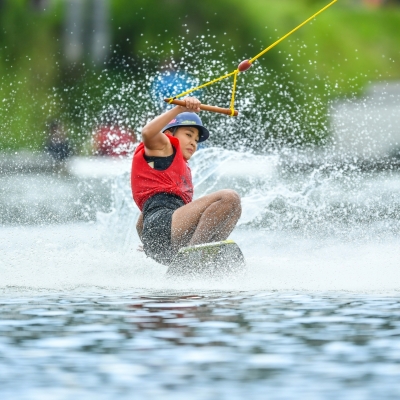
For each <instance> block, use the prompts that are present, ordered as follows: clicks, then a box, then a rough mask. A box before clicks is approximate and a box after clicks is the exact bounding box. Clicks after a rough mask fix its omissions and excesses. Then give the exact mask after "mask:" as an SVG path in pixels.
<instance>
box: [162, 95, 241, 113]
mask: <svg viewBox="0 0 400 400" xmlns="http://www.w3.org/2000/svg"><path fill="white" fill-rule="evenodd" d="M164 101H165V102H166V103H170V104H175V105H177V106H183V107H185V102H184V101H183V100H172V101H171V98H169V99H164ZM200 110H203V111H211V112H215V113H220V114H225V115H232V110H230V109H229V108H221V107H215V106H208V105H206V104H200ZM238 114H239V111H238V110H234V112H233V115H232V116H233V117H237V115H238Z"/></svg>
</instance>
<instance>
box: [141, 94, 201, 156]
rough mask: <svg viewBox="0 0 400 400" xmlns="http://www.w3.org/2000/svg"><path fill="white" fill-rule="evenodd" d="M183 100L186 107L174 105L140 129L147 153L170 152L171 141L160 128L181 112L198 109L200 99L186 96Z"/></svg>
mask: <svg viewBox="0 0 400 400" xmlns="http://www.w3.org/2000/svg"><path fill="white" fill-rule="evenodd" d="M184 101H185V103H186V107H181V106H176V107H174V108H172V109H171V110H168V111H167V112H165V113H164V114H161V115H159V116H158V117H156V118H154V119H153V120H151V121H150V122H149V123H148V124H146V125H145V127H144V128H143V129H142V138H143V143H144V145H145V148H146V154H147V155H154V156H160V157H163V156H165V155H167V156H168V155H170V154H171V153H172V146H171V142H170V141H169V140H168V138H167V137H166V136H165V135H164V134H163V133H162V132H161V130H162V129H163V128H164V126H165V125H167V124H168V122H170V121H171V120H172V119H174V118H175V117H176V116H177V115H178V114H180V113H182V112H199V111H200V101H199V100H198V99H196V98H195V97H187V98H186V99H184Z"/></svg>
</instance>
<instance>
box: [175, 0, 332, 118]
mask: <svg viewBox="0 0 400 400" xmlns="http://www.w3.org/2000/svg"><path fill="white" fill-rule="evenodd" d="M336 2H337V0H333V1H332V2H330V3H329V4H328V5H326V6H325V7H323V8H321V10H319V11H318V12H316V13H315V14H314V15H312V16H311V17H310V18H308V19H306V20H305V21H304V22H302V23H301V24H300V25H298V26H297V27H296V28H294V29H292V30H291V31H290V32H288V33H287V34H286V35H284V36H282V37H281V38H280V39H278V40H277V41H276V42H274V43H272V44H271V45H270V46H268V47H267V48H265V49H264V50H263V51H261V52H260V53H258V54H257V55H256V56H254V57H253V58H250V60H244V61H242V62H241V63H240V64H239V65H238V68H237V69H235V70H234V71H232V72H230V73H229V74H225V75H223V76H220V77H219V78H216V79H213V80H211V81H209V82H206V83H203V84H202V85H200V86H196V87H195V88H193V89H189V90H186V91H185V92H182V93H180V94H177V95H176V96H175V97H171V98H170V100H169V102H168V103H169V104H171V103H172V102H173V101H174V100H175V99H177V98H179V97H182V96H185V95H187V94H189V93H192V92H194V91H196V90H199V89H203V88H204V87H206V86H209V85H212V84H213V83H216V82H218V81H221V80H222V79H225V78H229V77H230V76H232V75H233V88H232V97H231V102H230V105H229V109H230V110H231V114H230V116H231V117H232V116H233V115H234V112H235V109H234V103H235V91H236V82H237V76H238V74H239V72H245V71H247V70H248V69H249V68H250V67H251V65H252V64H253V62H254V61H255V60H257V58H259V57H261V56H262V55H264V54H265V53H266V52H267V51H269V50H271V49H272V48H273V47H275V46H276V45H277V44H278V43H280V42H282V41H283V40H285V39H286V38H287V37H288V36H290V35H291V34H292V33H294V32H296V31H297V30H298V29H300V28H301V27H302V26H304V25H305V24H307V23H308V22H310V21H311V20H312V19H313V18H315V17H316V16H317V15H319V14H321V13H322V12H324V11H325V10H326V9H327V8H329V7H330V6H331V5H333V4H334V3H336Z"/></svg>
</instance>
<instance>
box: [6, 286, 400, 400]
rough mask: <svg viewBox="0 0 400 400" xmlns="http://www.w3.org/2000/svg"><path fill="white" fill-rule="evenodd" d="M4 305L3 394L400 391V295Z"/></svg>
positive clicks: (139, 295) (98, 297) (232, 295)
mask: <svg viewBox="0 0 400 400" xmlns="http://www.w3.org/2000/svg"><path fill="white" fill-rule="evenodd" d="M0 302H1V310H2V313H1V320H0V331H1V335H0V355H1V356H0V357H1V363H0V394H1V395H2V398H19V399H47V398H48V399H69V398H97V399H110V398H167V399H169V398H170V399H187V398H193V399H220V398H230V399H242V398H244V397H248V398H253V399H261V398H262V399H264V398H273V399H288V398H307V399H319V398H324V399H337V398H348V399H366V398H368V399H376V398H380V399H384V398H398V396H400V386H399V384H398V382H399V376H400V322H399V320H400V301H399V299H398V296H388V295H385V296H379V295H366V294H345V293H325V294H324V293H313V294H311V293H292V292H276V291H270V292H213V291H208V292H200V293H199V292H197V293H195V292H190V291H189V292H186V293H185V292H175V293H174V292H172V291H168V292H165V291H164V292H162V291H161V292H157V291H148V290H133V291H124V292H122V293H113V294H110V293H101V292H99V291H98V292H97V293H90V292H86V293H84V294H83V293H78V291H76V292H75V293H72V292H69V293H68V294H65V293H56V292H54V293H44V294H38V293H35V294H34V295H33V294H30V293H29V292H27V293H25V294H21V292H20V291H18V294H17V293H14V294H13V290H12V289H8V290H7V292H4V291H3V295H2V296H1V298H0Z"/></svg>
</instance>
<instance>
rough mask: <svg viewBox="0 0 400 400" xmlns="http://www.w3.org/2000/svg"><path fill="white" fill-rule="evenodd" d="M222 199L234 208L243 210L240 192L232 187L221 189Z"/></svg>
mask: <svg viewBox="0 0 400 400" xmlns="http://www.w3.org/2000/svg"><path fill="white" fill-rule="evenodd" d="M221 195H222V201H223V202H225V203H227V204H228V205H229V206H230V207H231V208H232V209H234V210H241V209H242V206H241V200H240V196H239V194H238V193H237V192H236V191H234V190H231V189H224V190H221Z"/></svg>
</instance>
